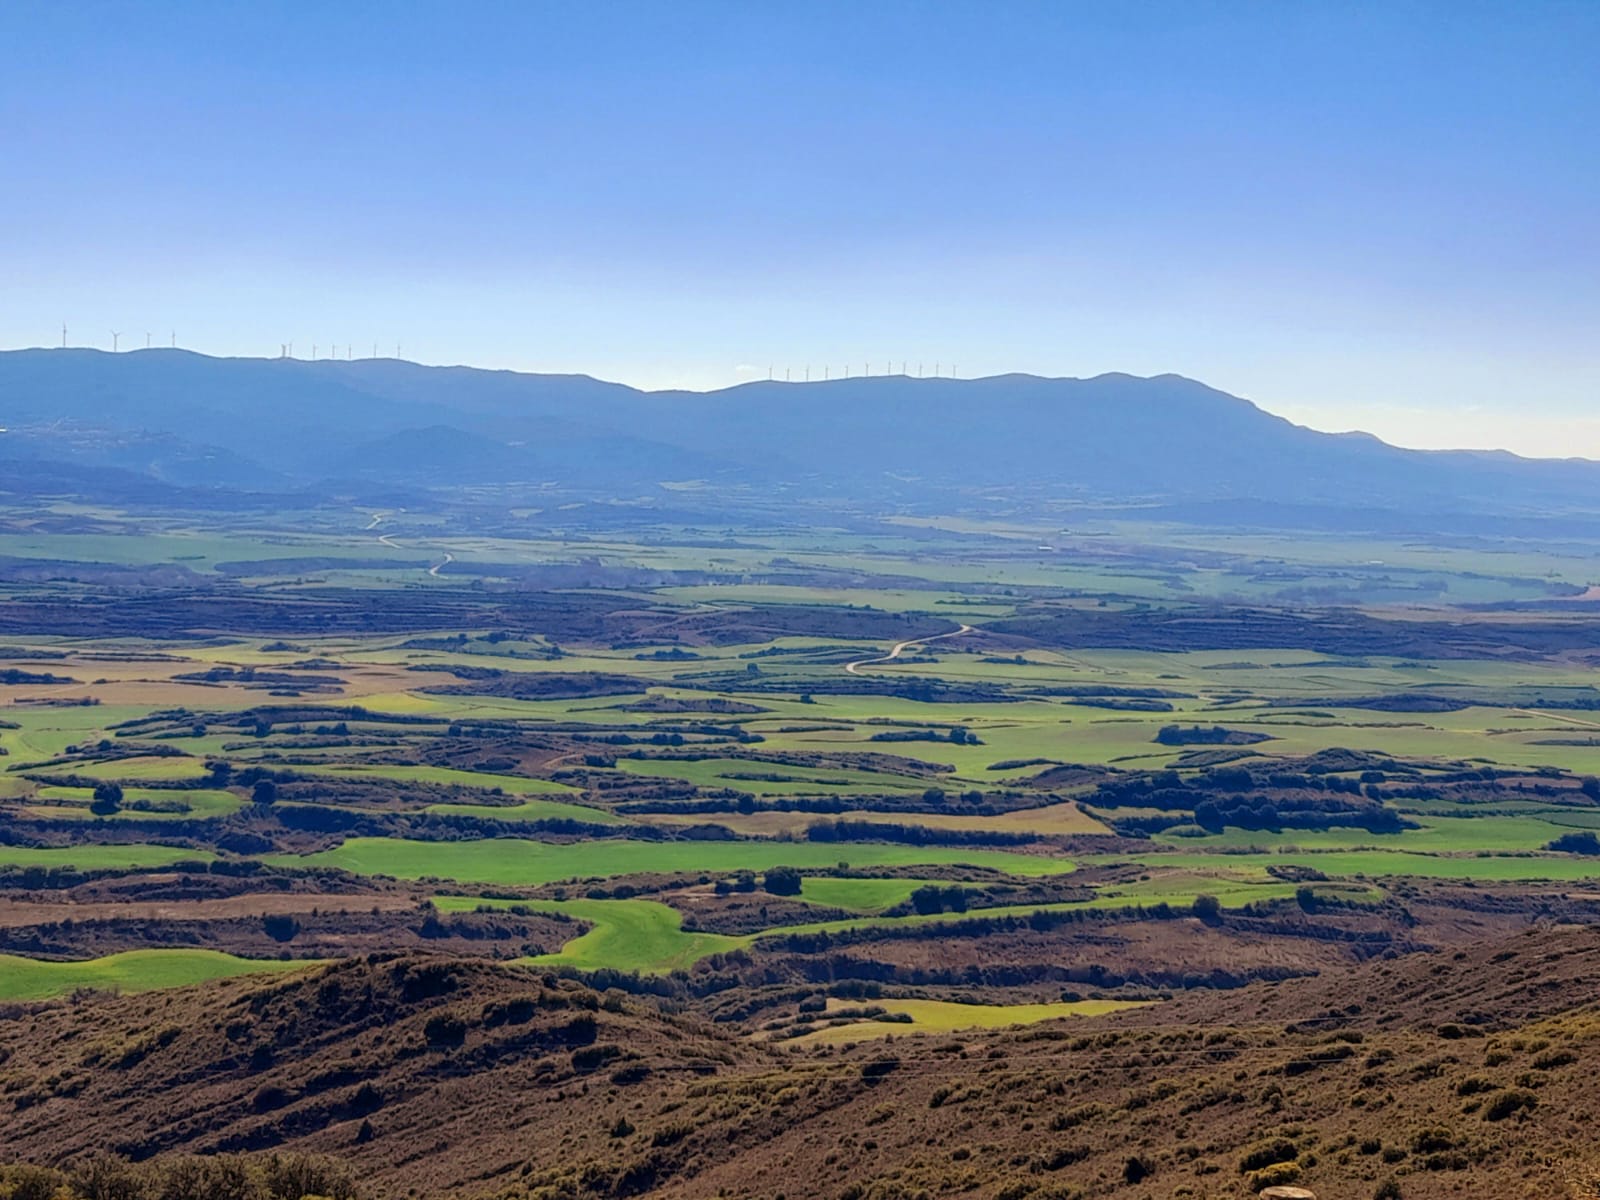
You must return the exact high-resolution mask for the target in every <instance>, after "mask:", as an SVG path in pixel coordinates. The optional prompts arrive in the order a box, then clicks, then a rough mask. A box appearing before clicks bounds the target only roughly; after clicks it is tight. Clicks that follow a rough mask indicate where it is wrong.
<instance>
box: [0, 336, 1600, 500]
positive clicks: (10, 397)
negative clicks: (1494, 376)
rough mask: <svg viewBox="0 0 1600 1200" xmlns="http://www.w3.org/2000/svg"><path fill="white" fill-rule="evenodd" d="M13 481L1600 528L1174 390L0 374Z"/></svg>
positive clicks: (1455, 463)
mask: <svg viewBox="0 0 1600 1200" xmlns="http://www.w3.org/2000/svg"><path fill="white" fill-rule="evenodd" d="M0 425H5V426H7V427H8V429H9V432H7V433H6V434H3V435H0V460H3V459H7V458H9V459H13V460H21V459H27V460H34V461H44V460H49V461H60V462H67V463H82V464H84V465H86V466H89V465H105V466H114V467H116V468H118V469H120V470H125V471H126V470H131V471H143V472H144V473H145V474H147V475H149V476H150V477H152V478H157V479H163V480H167V481H170V482H173V483H178V484H184V485H197V484H199V485H211V486H219V485H220V486H235V487H240V488H252V489H260V488H264V487H270V486H273V485H274V484H277V485H280V486H283V487H286V488H288V487H296V488H304V487H311V486H314V485H318V484H323V483H327V482H328V481H332V480H348V479H355V480H370V481H375V482H380V483H384V484H406V485H425V486H454V485H470V484H481V483H511V482H527V483H540V482H556V483H560V484H563V485H567V486H573V487H580V488H581V487H588V488H591V489H595V490H606V489H612V490H620V491H623V492H626V493H629V494H632V493H635V492H638V491H639V490H640V489H646V490H650V489H656V488H658V486H659V484H661V483H662V482H665V481H671V480H683V479H690V478H697V479H708V480H711V481H713V482H722V483H728V484H742V485H747V486H748V487H750V488H752V489H761V488H774V487H776V486H777V485H783V486H784V487H785V488H787V489H790V494H793V492H794V491H798V492H800V493H802V494H804V493H806V491H807V490H808V489H810V490H812V491H815V492H817V493H819V494H820V493H831V494H835V495H837V494H841V493H842V494H846V495H849V494H858V495H860V496H861V497H863V498H872V497H876V496H880V495H881V496H884V497H889V496H894V497H898V498H900V499H902V500H911V501H914V500H916V499H918V498H927V497H928V496H929V495H930V494H935V493H948V492H949V491H950V490H951V489H995V488H1000V489H1005V488H1014V489H1026V490H1027V491H1028V492H1029V493H1031V494H1035V495H1037V494H1040V493H1041V492H1043V493H1047V494H1058V495H1061V496H1064V497H1078V498H1082V499H1085V500H1097V501H1104V502H1108V503H1113V504H1126V503H1133V502H1141V503H1143V502H1149V503H1163V504H1168V505H1171V504H1179V505H1192V506H1207V505H1209V506H1211V509H1212V511H1215V512H1218V513H1221V512H1222V511H1224V510H1225V509H1226V507H1227V506H1226V504H1222V502H1252V503H1254V504H1257V505H1259V504H1267V505H1272V504H1282V505H1296V506H1313V507H1324V508H1325V507H1328V506H1333V507H1338V508H1347V509H1350V510H1367V511H1371V512H1377V511H1395V510H1400V511H1404V512H1418V511H1421V512H1428V511H1433V512H1439V513H1458V512H1459V513H1499V514H1509V513H1516V514H1522V515H1526V516H1547V515H1548V516H1559V517H1564V518H1567V519H1571V518H1574V517H1581V516H1586V515H1588V514H1590V513H1593V512H1596V511H1597V510H1600V464H1596V463H1591V462H1585V461H1579V460H1563V461H1552V460H1532V459H1523V458H1518V457H1516V456H1514V455H1509V454H1504V453H1478V452H1465V451H1453V452H1421V451H1412V450H1402V449H1398V448H1396V447H1393V446H1389V445H1387V444H1385V443H1384V442H1381V441H1379V440H1378V439H1377V438H1374V437H1370V436H1368V435H1365V434H1340V435H1334V434H1326V433H1319V432H1315V431H1313V430H1309V429H1305V428H1302V427H1300V426H1296V425H1294V424H1292V423H1290V422H1288V421H1285V420H1283V419H1282V418H1279V417H1276V416H1273V415H1271V414H1270V413H1267V412H1264V411H1262V410H1261V409H1259V408H1257V407H1256V406H1255V405H1254V404H1251V403H1250V402H1249V401H1246V400H1242V399H1240V398H1238V397H1236V396H1230V395H1228V394H1226V393H1224V392H1220V391H1217V390H1216V389H1214V388H1210V387H1207V386H1205V385H1204V384H1201V383H1197V382H1195V381H1193V380H1190V379H1185V378H1182V377H1180V376H1176V375H1162V376H1157V377H1154V378H1148V379H1146V378H1139V377H1135V376H1131V375H1120V374H1112V375H1101V376H1097V377H1095V378H1092V379H1045V378H1040V377H1037V376H1029V375H1003V376H995V377H992V378H987V379H973V380H952V379H911V378H907V377H903V376H889V377H877V378H865V379H863V378H855V379H848V380H834V381H832V382H828V383H811V384H784V383H769V382H762V383H751V384H745V385H742V386H739V387H733V388H727V389H724V390H721V391H716V392H708V393H694V392H641V391H638V390H636V389H633V388H629V387H626V386H623V385H621V384H615V383H605V382H602V381H600V380H596V379H592V378H589V377H588V376H583V375H531V374H519V373H515V372H510V371H483V370H476V369H472V368H465V367H424V366H419V365H416V364H413V363H406V362H400V361H396V360H392V359H372V360H362V361H354V362H336V361H319V362H304V361H297V360H283V359H247V358H231V359H230V358H209V357H206V356H203V355H198V354H192V353H188V352H184V351H173V350H147V351H137V352H130V353H124V354H116V355H113V354H107V353H104V352H100V351H92V350H24V351H12V352H7V353H0Z"/></svg>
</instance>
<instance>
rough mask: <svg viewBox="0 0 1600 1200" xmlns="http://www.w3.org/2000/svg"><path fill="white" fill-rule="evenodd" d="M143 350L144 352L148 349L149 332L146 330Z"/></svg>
mask: <svg viewBox="0 0 1600 1200" xmlns="http://www.w3.org/2000/svg"><path fill="white" fill-rule="evenodd" d="M144 348H145V349H146V350H148V349H150V331H149V330H148V329H146V330H145V331H144Z"/></svg>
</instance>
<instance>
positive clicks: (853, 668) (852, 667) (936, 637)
mask: <svg viewBox="0 0 1600 1200" xmlns="http://www.w3.org/2000/svg"><path fill="white" fill-rule="evenodd" d="M971 632H972V626H971V625H963V626H962V627H961V628H960V629H956V630H952V631H951V632H950V633H936V634H933V635H932V636H930V637H921V638H908V639H907V640H906V641H903V642H896V643H895V644H894V646H893V647H892V648H891V649H890V650H889V653H887V654H883V655H879V656H878V657H877V658H858V659H856V660H855V661H854V662H847V663H845V665H844V670H845V674H847V675H859V674H861V671H860V668H862V667H870V666H873V665H875V664H877V663H886V662H893V661H894V660H895V659H897V658H899V657H900V656H901V655H902V654H904V653H905V652H906V651H907V650H908V649H910V648H911V647H912V646H925V645H927V644H928V643H929V642H939V641H943V640H944V639H945V638H953V637H960V636H961V635H962V634H964V633H971Z"/></svg>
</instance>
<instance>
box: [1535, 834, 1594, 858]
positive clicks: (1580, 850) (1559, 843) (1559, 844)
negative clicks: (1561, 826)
mask: <svg viewBox="0 0 1600 1200" xmlns="http://www.w3.org/2000/svg"><path fill="white" fill-rule="evenodd" d="M1545 849H1546V850H1557V851H1560V852H1561V853H1562V854H1589V855H1600V837H1597V836H1596V835H1595V834H1594V832H1593V831H1592V830H1588V829H1586V830H1584V831H1583V832H1582V833H1563V834H1562V835H1561V836H1560V837H1558V838H1556V839H1555V841H1553V842H1547V843H1546V844H1545Z"/></svg>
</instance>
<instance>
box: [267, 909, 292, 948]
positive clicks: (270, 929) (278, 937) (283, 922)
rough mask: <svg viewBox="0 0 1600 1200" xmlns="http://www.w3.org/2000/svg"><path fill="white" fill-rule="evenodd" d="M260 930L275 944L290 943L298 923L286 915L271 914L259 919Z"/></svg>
mask: <svg viewBox="0 0 1600 1200" xmlns="http://www.w3.org/2000/svg"><path fill="white" fill-rule="evenodd" d="M261 928H262V930H263V931H264V932H265V933H266V935H267V936H268V937H269V938H271V939H272V940H273V941H275V942H292V941H293V940H294V936H295V934H297V933H299V932H300V922H299V921H296V920H295V919H294V918H293V917H291V916H289V915H288V914H286V913H272V914H270V915H268V916H265V917H262V918H261Z"/></svg>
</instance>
